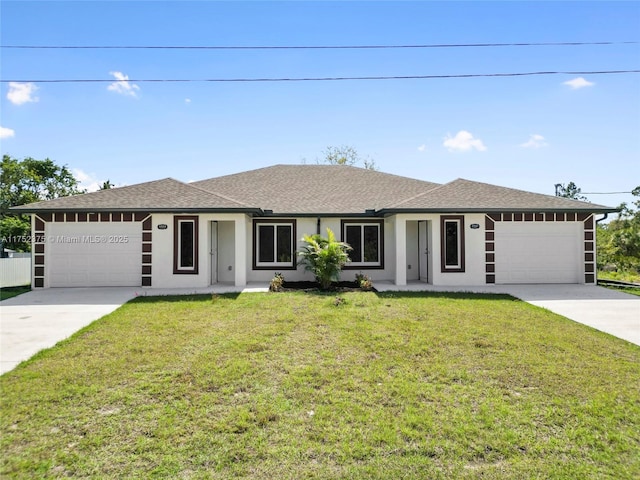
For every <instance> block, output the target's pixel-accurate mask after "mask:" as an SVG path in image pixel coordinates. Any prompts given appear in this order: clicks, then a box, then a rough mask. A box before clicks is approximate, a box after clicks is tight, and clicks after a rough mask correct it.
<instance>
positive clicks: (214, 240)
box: [209, 222, 218, 285]
mask: <svg viewBox="0 0 640 480" xmlns="http://www.w3.org/2000/svg"><path fill="white" fill-rule="evenodd" d="M209 258H210V262H211V284H212V285H213V284H214V283H218V222H211V242H210V248H209Z"/></svg>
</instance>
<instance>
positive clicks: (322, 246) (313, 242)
mask: <svg viewBox="0 0 640 480" xmlns="http://www.w3.org/2000/svg"><path fill="white" fill-rule="evenodd" d="M303 240H304V241H305V242H306V243H307V244H306V245H305V246H304V247H302V250H300V251H299V252H298V255H299V256H300V257H301V260H300V263H301V264H303V265H304V266H305V270H307V271H308V272H311V273H313V275H314V276H315V278H316V281H317V282H318V283H319V284H320V287H321V288H322V289H323V290H328V289H329V287H331V282H334V281H335V282H337V281H338V280H340V272H342V267H344V266H345V265H346V264H347V263H348V262H349V254H348V253H347V252H348V251H349V250H351V247H350V246H349V245H348V244H346V243H344V242H338V241H337V240H336V236H335V235H334V233H333V231H332V230H331V229H330V228H327V238H324V237H322V236H321V235H319V234H315V235H305V236H304V237H303Z"/></svg>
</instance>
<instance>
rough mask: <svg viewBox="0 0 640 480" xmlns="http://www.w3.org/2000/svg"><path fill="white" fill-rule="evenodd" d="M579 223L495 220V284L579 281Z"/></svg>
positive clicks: (580, 250)
mask: <svg viewBox="0 0 640 480" xmlns="http://www.w3.org/2000/svg"><path fill="white" fill-rule="evenodd" d="M580 227H581V225H580V224H578V223H573V222H571V223H562V224H560V223H520V222H518V223H515V222H514V223H498V224H496V227H495V252H496V283H579V279H580V273H581V268H582V267H581V262H580V259H581V252H582V243H581V230H580Z"/></svg>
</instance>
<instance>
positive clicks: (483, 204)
mask: <svg viewBox="0 0 640 480" xmlns="http://www.w3.org/2000/svg"><path fill="white" fill-rule="evenodd" d="M13 210H15V211H17V212H24V213H33V212H40V211H106V210H110V211H114V210H115V211H118V210H120V211H125V210H126V211H136V210H137V211H149V212H153V211H156V212H177V211H181V212H217V211H241V212H246V213H250V214H255V215H261V214H265V213H267V214H274V215H283V216H285V215H314V216H316V215H319V216H322V215H335V216H338V215H341V216H347V215H352V216H353V215H384V214H392V213H397V212H459V213H464V212H491V211H502V212H508V211H518V212H522V211H536V212H541V211H574V212H576V211H583V212H594V213H596V212H602V213H604V212H613V211H616V210H615V209H613V208H610V207H606V206H603V205H596V204H592V203H588V202H581V201H578V200H571V199H567V198H562V197H556V196H552V195H542V194H539V193H532V192H525V191H522V190H515V189H512V188H506V187H499V186H495V185H490V184H487V183H480V182H473V181H470V180H464V179H458V180H454V181H453V182H450V183H447V184H444V185H440V184H437V183H431V182H426V181H423V180H417V179H413V178H408V177H401V176H398V175H391V174H388V173H382V172H377V171H373V170H367V169H362V168H356V167H350V166H344V165H274V166H271V167H266V168H260V169H257V170H251V171H248V172H242V173H237V174H233V175H225V176H222V177H216V178H211V179H208V180H202V181H198V182H193V183H183V182H180V181H178V180H174V179H172V178H166V179H163V180H157V181H154V182H147V183H141V184H137V185H131V186H128V187H121V188H113V189H110V190H101V191H98V192H93V193H87V194H83V195H75V196H72V197H63V198H58V199H55V200H49V201H44V202H37V203H32V204H29V205H23V206H20V207H14V209H13Z"/></svg>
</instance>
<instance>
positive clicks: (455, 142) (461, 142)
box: [442, 130, 487, 152]
mask: <svg viewBox="0 0 640 480" xmlns="http://www.w3.org/2000/svg"><path fill="white" fill-rule="evenodd" d="M442 145H444V146H445V147H446V148H447V149H448V150H449V151H450V152H468V151H469V150H474V149H475V150H478V151H479V152H484V151H485V150H486V149H487V147H485V146H484V143H482V140H480V139H479V138H473V135H471V134H470V133H469V132H467V131H466V130H460V131H459V132H458V133H456V136H455V137H452V136H451V135H447V137H446V138H445V139H444V143H443V144H442Z"/></svg>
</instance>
